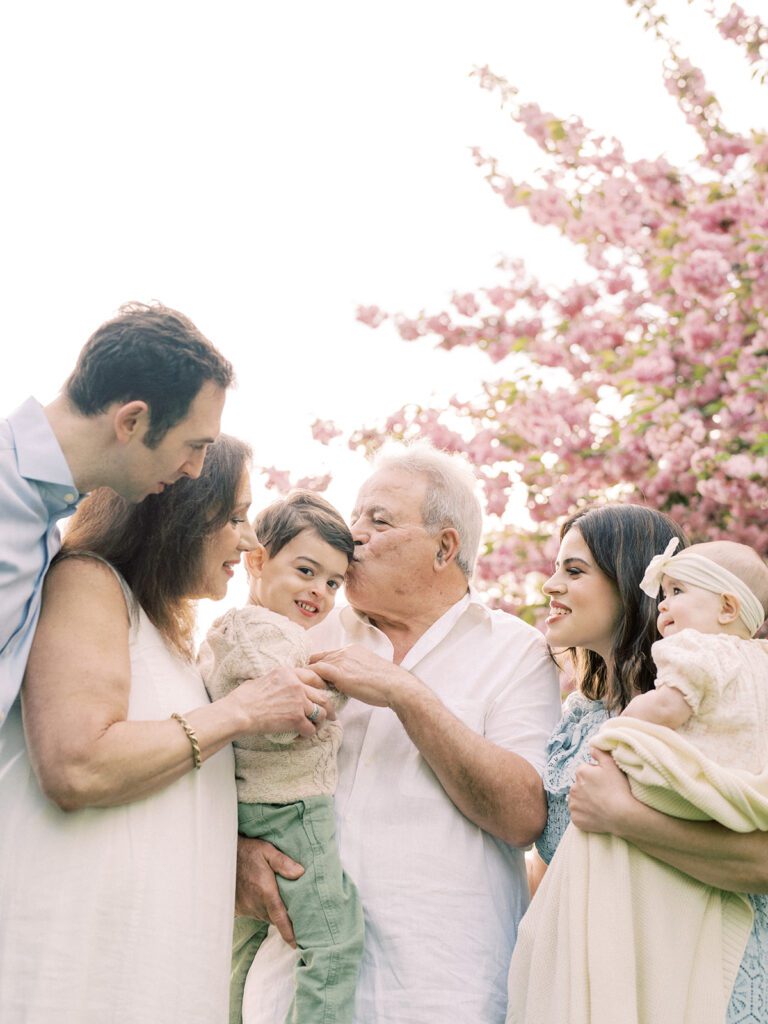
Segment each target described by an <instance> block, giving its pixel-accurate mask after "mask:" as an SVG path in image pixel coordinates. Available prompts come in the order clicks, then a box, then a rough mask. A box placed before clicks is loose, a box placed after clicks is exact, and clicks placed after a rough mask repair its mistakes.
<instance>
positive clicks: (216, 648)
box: [199, 491, 363, 1024]
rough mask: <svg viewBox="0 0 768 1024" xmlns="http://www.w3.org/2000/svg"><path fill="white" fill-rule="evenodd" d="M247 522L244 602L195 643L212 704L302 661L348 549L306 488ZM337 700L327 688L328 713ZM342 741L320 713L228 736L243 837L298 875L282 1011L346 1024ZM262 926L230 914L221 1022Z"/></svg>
mask: <svg viewBox="0 0 768 1024" xmlns="http://www.w3.org/2000/svg"><path fill="white" fill-rule="evenodd" d="M253 526H254V530H255V532H256V537H257V539H258V541H259V545H258V547H257V548H256V549H255V550H253V551H249V552H248V553H247V554H246V556H245V562H246V567H247V570H248V574H249V577H250V589H249V596H248V604H247V605H246V606H245V607H244V608H239V609H231V610H230V611H228V612H227V613H226V614H225V615H223V616H222V617H221V618H220V619H217V620H216V622H214V624H213V625H212V626H211V628H210V630H209V632H208V635H207V637H206V640H205V642H204V643H203V645H202V646H201V649H200V655H199V664H200V669H201V671H202V674H203V678H204V680H205V685H206V688H207V690H208V692H209V694H210V696H211V699H212V700H215V699H216V698H218V697H222V696H224V694H226V693H228V692H229V691H230V690H231V689H233V688H234V687H235V686H237V685H238V684H239V683H240V682H242V681H243V680H244V679H254V678H259V677H260V676H263V675H265V674H266V673H267V672H269V671H270V670H272V669H274V668H276V667H278V666H281V665H291V666H303V665H306V664H307V662H308V660H309V648H308V645H307V642H306V637H305V630H306V629H308V628H309V627H310V626H314V625H315V624H317V623H319V622H322V621H323V619H324V618H325V617H326V615H327V614H328V613H329V612H330V610H331V609H332V608H333V605H334V602H335V600H336V594H337V593H338V591H339V588H340V587H341V585H342V583H343V581H344V576H345V574H346V571H347V568H348V566H349V562H350V561H351V559H352V555H353V552H354V542H353V540H352V534H351V533H350V531H349V529H348V527H347V526H346V524H345V523H344V520H343V519H342V518H341V516H340V515H339V513H338V512H337V511H336V509H334V508H333V506H332V505H330V504H329V503H328V502H327V501H325V499H324V498H321V497H319V496H318V495H316V494H313V493H311V492H309V491H295V492H293V493H292V494H290V495H289V496H288V497H287V498H285V499H284V500H281V501H276V502H275V503H274V504H272V505H270V506H269V507H268V508H267V509H265V510H264V511H263V512H261V513H259V515H258V516H257V517H256V519H255V520H254V523H253ZM345 701H346V697H344V696H343V695H342V694H340V693H337V692H336V691H334V692H333V695H332V700H331V703H332V705H333V706H334V708H335V710H338V709H339V708H340V707H341V706H342V705H343V703H344V702H345ZM309 718H310V720H312V715H309ZM340 742H341V726H340V725H339V723H338V722H336V721H328V722H325V723H324V724H323V725H322V726H321V727H320V728H319V729H318V731H317V734H316V735H315V736H313V737H311V738H308V739H307V738H303V737H299V736H298V734H296V733H281V734H273V735H260V736H257V735H252V736H246V737H244V738H242V739H240V740H237V741H236V742H235V744H234V748H235V766H236V768H235V770H236V776H237V794H238V819H239V829H240V832H241V834H243V835H246V836H255V837H258V838H260V839H265V840H267V841H268V842H270V843H273V844H274V845H275V846H276V847H277V848H278V849H280V850H281V851H282V852H283V853H285V854H287V855H288V856H289V857H292V858H293V859H294V860H295V861H298V863H299V864H301V865H302V866H303V867H304V874H303V875H302V876H301V877H300V878H298V879H295V880H288V879H284V878H281V877H280V876H278V878H277V882H278V885H279V887H280V893H281V896H282V898H283V902H284V903H285V905H286V908H287V910H288V915H289V917H290V918H291V921H292V924H293V929H294V934H295V936H296V944H297V946H298V949H299V953H300V957H299V962H298V966H297V971H296V989H295V995H294V1001H293V1004H292V1006H291V1008H290V1011H289V1013H288V1016H287V1018H286V1021H290V1022H293V1024H316V1022H317V1021H321V1020H333V1021H334V1022H337V1024H343V1022H345V1021H351V1020H352V1013H353V1008H354V996H355V984H356V981H357V973H358V968H359V963H360V958H361V956H362V950H363V915H362V908H361V906H360V902H359V899H358V895H357V890H356V889H355V886H354V885H353V883H352V882H351V881H350V880H349V878H348V877H347V876H346V874H345V873H344V870H343V868H342V866H341V862H340V860H339V854H338V849H337V846H336V841H335V819H334V810H333V793H334V791H335V789H336V782H337V768H336V754H337V751H338V749H339V744H340ZM267 928H268V925H267V923H266V922H263V921H257V920H254V919H252V918H248V917H237V918H236V919H235V932H234V948H233V956H232V977H231V984H230V1017H229V1019H230V1024H240V1022H241V1021H242V999H243V991H244V988H245V979H246V975H247V974H248V969H249V968H250V965H251V963H252V962H253V958H254V957H255V955H256V953H257V952H258V949H259V946H260V945H261V943H262V941H263V940H264V937H265V936H266V933H267ZM330 978H332V979H333V981H332V982H331V981H329V979H330Z"/></svg>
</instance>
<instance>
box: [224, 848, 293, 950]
mask: <svg viewBox="0 0 768 1024" xmlns="http://www.w3.org/2000/svg"><path fill="white" fill-rule="evenodd" d="M303 874H304V868H303V867H302V866H301V864H297V862H296V861H295V860H291V858H290V857H287V856H286V855H285V854H284V853H281V852H280V851H279V850H278V849H277V848H276V847H274V846H273V845H272V844H271V843H267V842H265V841H264V840H263V839H249V838H247V837H246V836H238V841H237V888H236V892H235V913H236V914H237V915H239V916H240V917H255V918H256V919H257V920H258V921H269V923H270V924H273V925H274V926H275V928H277V930H278V931H279V932H280V934H281V935H282V937H283V938H284V939H285V941H286V942H287V943H288V945H290V946H292V947H293V948H294V949H295V948H296V937H295V936H294V934H293V925H292V924H291V919H290V918H289V917H288V911H287V910H286V909H285V904H284V903H283V900H282V897H281V896H280V890H279V889H278V887H277V878H276V877H275V876H276V875H280V876H281V877H282V878H290V879H294V878H300V877H301V875H303Z"/></svg>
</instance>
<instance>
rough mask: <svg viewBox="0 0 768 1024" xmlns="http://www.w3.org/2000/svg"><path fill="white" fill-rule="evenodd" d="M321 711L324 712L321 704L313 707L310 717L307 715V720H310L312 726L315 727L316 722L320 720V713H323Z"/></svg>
mask: <svg viewBox="0 0 768 1024" xmlns="http://www.w3.org/2000/svg"><path fill="white" fill-rule="evenodd" d="M321 710H322V708H321V707H320V705H319V704H313V705H312V711H311V713H310V714H308V715H307V718H308V719H309V720H310V722H311V723H312V725H314V724H315V722H316V721H317V720H318V718H319V717H320V712H321Z"/></svg>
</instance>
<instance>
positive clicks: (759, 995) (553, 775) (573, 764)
mask: <svg viewBox="0 0 768 1024" xmlns="http://www.w3.org/2000/svg"><path fill="white" fill-rule="evenodd" d="M609 717H610V715H609V713H608V712H607V711H606V709H605V706H604V705H603V703H602V701H599V700H587V698H586V697H584V696H582V694H580V693H572V694H571V695H570V696H569V697H568V699H567V700H566V702H565V706H564V709H563V717H562V718H561V719H560V724H559V725H558V726H557V728H556V729H555V731H554V733H553V734H552V737H551V739H550V741H549V746H548V748H547V763H546V766H545V768H544V788H545V789H546V791H547V803H548V814H547V824H546V827H545V829H544V831H543V833H542V835H541V838H540V839H539V841H538V842H537V844H536V847H537V849H538V851H539V853H540V854H541V857H542V859H543V860H544V861H546V863H547V864H549V862H550V861H551V860H552V857H553V856H554V854H555V850H556V849H557V846H558V843H559V842H560V840H561V839H562V837H563V832H565V829H566V826H567V825H568V823H569V821H570V815H569V813H568V802H567V798H568V792H569V790H570V788H571V784H572V783H573V779H574V776H575V774H576V769H577V768H578V767H579V766H580V765H582V764H584V763H585V762H586V761H587V760H588V759H589V743H588V740H589V738H590V736H592V734H593V733H594V732H595V731H596V730H597V729H598V728H599V727H600V726H601V725H602V724H603V722H604V721H605V720H606V719H607V718H609ZM749 901H750V903H751V904H752V908H753V910H754V912H755V920H754V924H753V926H752V933H751V935H750V937H749V941H748V943H747V948H746V950H745V953H744V959H743V960H742V961H741V967H740V968H739V973H738V975H737V977H736V983H735V985H734V987H733V994H732V995H731V1002H730V1004H729V1006H728V1016H727V1019H726V1024H767V1022H768V895H759V896H750V897H749Z"/></svg>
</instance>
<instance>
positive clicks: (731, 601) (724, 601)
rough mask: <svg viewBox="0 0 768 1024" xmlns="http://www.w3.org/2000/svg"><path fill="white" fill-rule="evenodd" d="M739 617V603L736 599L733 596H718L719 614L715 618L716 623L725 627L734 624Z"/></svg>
mask: <svg viewBox="0 0 768 1024" xmlns="http://www.w3.org/2000/svg"><path fill="white" fill-rule="evenodd" d="M739 615H741V601H740V600H739V599H738V597H736V595H735V594H721V595H720V614H719V615H718V616H717V621H718V622H719V623H720V625H721V626H727V625H728V623H730V622H735V621H736V619H738V617H739Z"/></svg>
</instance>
